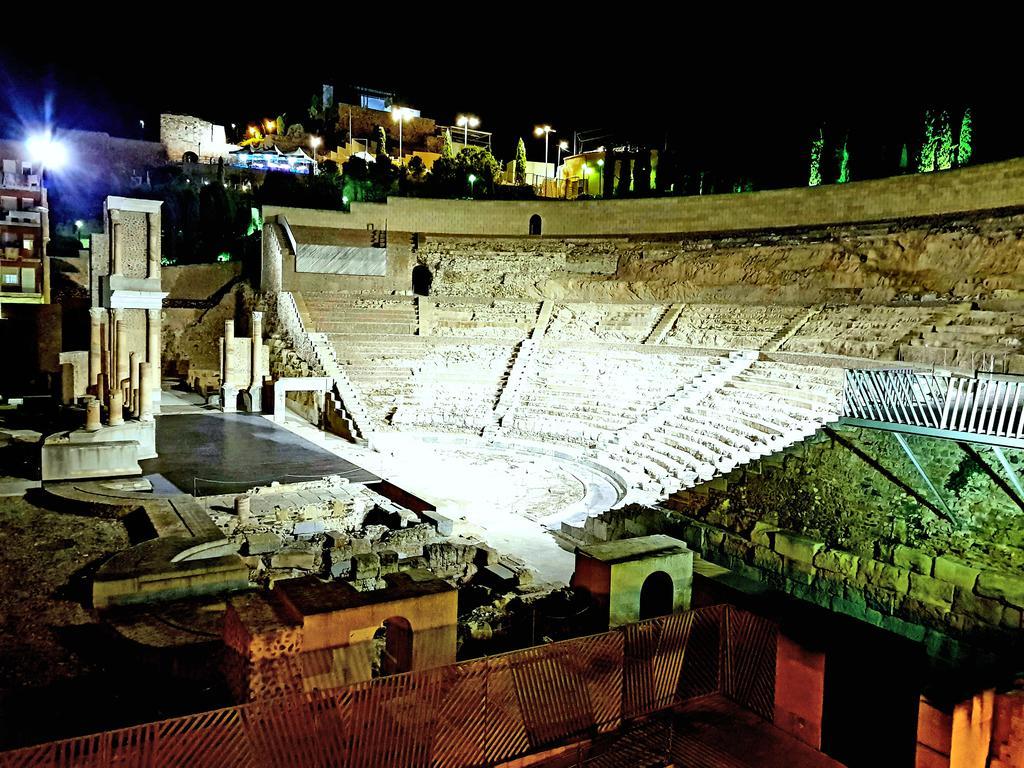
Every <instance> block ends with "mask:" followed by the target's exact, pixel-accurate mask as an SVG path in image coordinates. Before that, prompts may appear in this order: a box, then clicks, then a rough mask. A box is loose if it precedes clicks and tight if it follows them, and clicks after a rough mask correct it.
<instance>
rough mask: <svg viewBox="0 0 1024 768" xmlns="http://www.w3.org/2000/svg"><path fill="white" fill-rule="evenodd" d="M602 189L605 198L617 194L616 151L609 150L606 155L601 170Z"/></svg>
mask: <svg viewBox="0 0 1024 768" xmlns="http://www.w3.org/2000/svg"><path fill="white" fill-rule="evenodd" d="M601 172H602V173H603V176H602V178H601V189H602V195H603V196H604V197H611V196H612V195H614V194H615V150H614V149H608V150H605V153H604V167H603V168H602V169H601Z"/></svg>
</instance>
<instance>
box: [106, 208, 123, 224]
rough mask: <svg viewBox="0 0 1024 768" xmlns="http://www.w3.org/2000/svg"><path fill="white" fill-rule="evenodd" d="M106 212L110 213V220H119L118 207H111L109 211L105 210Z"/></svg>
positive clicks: (119, 212)
mask: <svg viewBox="0 0 1024 768" xmlns="http://www.w3.org/2000/svg"><path fill="white" fill-rule="evenodd" d="M107 213H109V214H110V220H111V221H113V222H118V221H120V220H121V211H120V209H118V208H111V209H110V210H109V211H107Z"/></svg>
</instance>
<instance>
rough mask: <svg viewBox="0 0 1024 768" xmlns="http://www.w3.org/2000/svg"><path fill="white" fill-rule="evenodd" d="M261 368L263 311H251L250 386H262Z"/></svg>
mask: <svg viewBox="0 0 1024 768" xmlns="http://www.w3.org/2000/svg"><path fill="white" fill-rule="evenodd" d="M262 368H263V313H262V312H253V313H252V376H251V379H250V382H249V386H250V387H253V388H255V387H262V386H263V376H261V375H260V370H261V369H262Z"/></svg>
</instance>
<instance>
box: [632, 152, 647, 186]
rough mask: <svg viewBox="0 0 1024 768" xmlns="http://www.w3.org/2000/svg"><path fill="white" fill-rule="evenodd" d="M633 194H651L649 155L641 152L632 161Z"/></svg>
mask: <svg viewBox="0 0 1024 768" xmlns="http://www.w3.org/2000/svg"><path fill="white" fill-rule="evenodd" d="M633 194H634V195H649V194H651V153H650V151H648V150H641V151H640V152H638V153H637V156H636V160H635V161H633Z"/></svg>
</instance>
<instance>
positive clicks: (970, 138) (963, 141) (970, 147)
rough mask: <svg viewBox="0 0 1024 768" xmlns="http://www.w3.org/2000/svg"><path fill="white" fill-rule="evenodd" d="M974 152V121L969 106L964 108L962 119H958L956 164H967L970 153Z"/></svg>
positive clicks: (969, 159) (969, 160)
mask: <svg viewBox="0 0 1024 768" xmlns="http://www.w3.org/2000/svg"><path fill="white" fill-rule="evenodd" d="M973 154H974V123H973V118H972V117H971V108H970V107H968V108H967V109H965V110H964V117H963V120H961V121H960V141H959V143H958V144H957V147H956V164H957V165H967V164H968V163H969V162H971V155H973Z"/></svg>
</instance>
